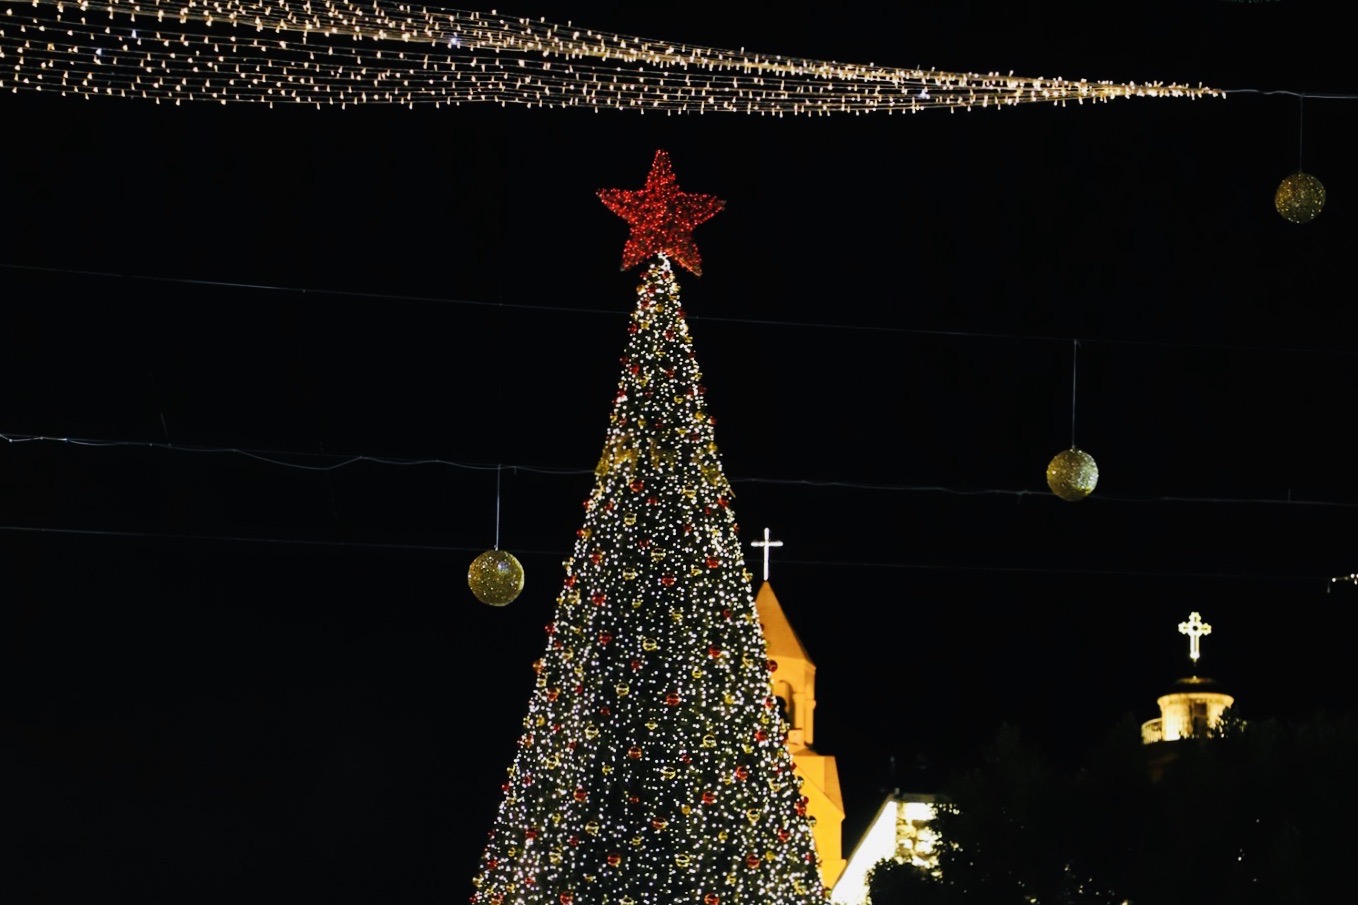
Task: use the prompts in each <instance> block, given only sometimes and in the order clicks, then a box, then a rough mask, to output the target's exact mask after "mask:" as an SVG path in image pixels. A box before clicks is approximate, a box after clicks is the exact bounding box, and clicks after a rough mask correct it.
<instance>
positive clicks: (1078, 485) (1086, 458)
mask: <svg viewBox="0 0 1358 905" xmlns="http://www.w3.org/2000/svg"><path fill="white" fill-rule="evenodd" d="M1098 483H1099V466H1098V465H1097V464H1095V462H1094V457H1093V456H1091V455H1090V454H1089V453H1087V452H1085V451H1084V450H1082V449H1078V448H1076V447H1074V446H1072V447H1071V448H1070V449H1065V450H1062V451H1061V452H1059V453H1057V454H1056V455H1055V456H1054V457H1053V458H1052V460H1051V462H1050V463H1048V465H1047V486H1048V487H1050V488H1051V491H1052V493H1054V494H1056V495H1057V496H1059V497H1060V498H1061V499H1063V500H1066V501H1067V502H1072V503H1073V502H1075V501H1076V500H1082V499H1084V498H1085V497H1087V496H1089V495H1090V494H1091V493H1093V492H1094V486H1095V485H1096V484H1098Z"/></svg>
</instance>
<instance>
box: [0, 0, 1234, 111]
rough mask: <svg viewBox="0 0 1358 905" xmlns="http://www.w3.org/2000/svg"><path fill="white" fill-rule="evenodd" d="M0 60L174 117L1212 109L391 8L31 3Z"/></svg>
mask: <svg viewBox="0 0 1358 905" xmlns="http://www.w3.org/2000/svg"><path fill="white" fill-rule="evenodd" d="M0 59H3V60H4V65H3V66H2V67H0V90H3V89H8V90H10V91H12V92H18V91H34V92H44V93H52V94H56V95H59V96H63V97H85V98H94V97H110V98H142V99H146V100H152V101H155V102H156V103H162V102H172V103H175V104H179V103H182V102H184V101H190V102H215V103H219V104H227V103H240V102H249V103H265V104H269V105H270V106H272V105H275V104H285V103H300V104H310V105H314V106H317V107H323V106H341V107H344V106H348V105H350V104H393V105H395V104H399V105H402V106H409V107H414V106H415V105H416V104H431V103H432V104H434V105H436V106H441V105H457V104H466V103H498V104H501V105H510V104H516V105H527V106H533V107H558V108H566V107H579V108H586V109H596V110H597V109H615V110H630V111H637V112H647V111H654V112H663V113H671V114H674V113H682V114H690V113H738V114H759V115H774V116H783V115H793V116H827V115H835V114H846V113H849V114H862V113H875V112H886V113H913V112H918V111H920V110H923V109H928V108H934V107H942V108H948V109H954V110H955V109H972V108H974V107H982V108H984V107H1003V106H1015V105H1019V104H1027V103H1053V104H1061V105H1064V104H1066V103H1068V102H1071V101H1074V102H1076V103H1084V102H1085V101H1091V102H1095V101H1108V100H1111V99H1113V98H1127V97H1189V98H1199V97H1209V96H1216V97H1224V95H1225V92H1223V91H1220V90H1217V89H1213V88H1206V87H1202V86H1198V87H1190V86H1187V85H1181V84H1173V83H1164V82H1150V83H1144V84H1143V83H1136V82H1127V83H1117V82H1111V81H1089V80H1086V79H1078V80H1069V79H1062V78H1051V79H1049V78H1042V77H1038V78H1031V77H1025V76H1015V75H1014V74H1013V73H1012V72H1011V73H1008V74H1005V75H1002V74H1000V73H996V72H992V73H986V74H977V73H965V72H960V73H959V72H945V71H940V70H933V69H900V68H892V67H886V66H876V65H872V64H868V65H858V64H848V63H837V62H833V61H824V60H812V59H804V58H797V57H785V56H781V55H768V54H755V53H747V52H745V51H744V50H740V51H732V50H722V49H719V48H711V47H703V46H699V45H693V44H684V43H676V42H668V41H660V40H653V39H647V38H637V37H630V36H626V35H619V34H614V33H611V32H605V31H598V30H594V29H582V28H577V27H575V26H573V25H571V24H570V23H566V24H564V25H563V24H557V23H551V22H547V21H545V20H542V19H539V20H531V19H526V18H513V17H501V16H499V15H497V14H496V13H494V12H492V13H488V14H487V13H481V12H470V11H464V10H431V9H426V8H424V7H421V6H415V5H410V4H404V3H392V2H390V0H372V2H369V3H365V4H363V5H361V6H360V5H358V4H357V3H354V2H351V0H323V2H320V3H311V2H303V3H301V4H294V3H289V2H287V0H282V2H271V3H269V4H267V5H265V4H260V3H251V2H246V0H206V2H205V0H187V2H184V0H176V3H175V4H173V5H172V4H171V3H170V2H169V0H148V2H119V0H77V2H74V3H68V2H65V0H30V2H29V8H28V9H27V10H24V9H23V7H22V6H18V5H17V4H16V5H10V6H7V7H5V8H4V11H3V15H0Z"/></svg>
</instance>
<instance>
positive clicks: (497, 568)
mask: <svg viewBox="0 0 1358 905" xmlns="http://www.w3.org/2000/svg"><path fill="white" fill-rule="evenodd" d="M467 584H468V585H469V586H470V587H471V589H472V593H473V594H475V595H476V599H477V600H479V601H481V602H482V603H488V604H490V605H491V606H504V605H505V604H507V603H512V602H513V601H514V598H515V597H518V596H519V592H520V591H522V590H523V566H522V565H520V564H519V561H518V559H516V558H515V557H514V554H512V553H506V552H505V551H504V550H487V551H486V552H485V553H482V554H481V555H480V556H478V557H476V559H473V560H472V565H471V568H470V569H468V570H467Z"/></svg>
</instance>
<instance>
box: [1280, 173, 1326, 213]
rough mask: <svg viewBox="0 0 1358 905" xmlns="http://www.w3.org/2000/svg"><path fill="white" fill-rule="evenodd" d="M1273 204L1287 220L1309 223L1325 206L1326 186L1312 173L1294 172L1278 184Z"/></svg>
mask: <svg viewBox="0 0 1358 905" xmlns="http://www.w3.org/2000/svg"><path fill="white" fill-rule="evenodd" d="M1273 206H1274V207H1276V208H1277V209H1278V213H1280V214H1282V215H1283V218H1284V219H1286V220H1290V221H1291V222H1293V223H1309V222H1311V221H1312V220H1314V219H1315V218H1316V215H1317V214H1319V213H1320V209H1321V208H1323V207H1324V206H1325V186H1323V185H1321V184H1320V180H1319V179H1317V178H1316V177H1314V176H1312V175H1311V174H1310V173H1302V172H1296V173H1293V174H1292V175H1291V176H1288V177H1287V178H1286V179H1284V180H1283V181H1282V182H1281V183H1279V184H1278V190H1277V191H1276V192H1274V193H1273Z"/></svg>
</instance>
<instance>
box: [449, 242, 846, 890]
mask: <svg viewBox="0 0 1358 905" xmlns="http://www.w3.org/2000/svg"><path fill="white" fill-rule="evenodd" d="M628 330H629V336H628V340H627V349H626V353H625V354H624V355H623V357H622V375H621V379H620V380H619V383H618V391H617V396H616V397H615V399H614V404H613V412H612V415H611V418H610V423H609V430H608V436H607V440H606V442H605V444H604V452H603V457H602V458H601V459H600V461H599V466H598V468H597V469H596V479H595V484H594V489H593V492H592V493H591V494H590V496H589V499H588V500H587V501H586V503H585V510H586V513H585V520H584V525H583V526H582V527H581V528H580V529H579V530H578V531H577V532H576V534H577V538H576V542H575V547H574V552H573V554H572V556H571V558H570V559H568V560H567V561H566V563H565V567H566V577H565V581H564V585H563V587H562V590H561V594H560V596H559V597H558V598H557V602H556V612H555V617H554V619H553V620H552V622H551V623H550V624H549V625H548V626H547V645H546V650H545V651H544V653H543V655H542V658H541V659H540V660H538V661H537V662H535V663H534V670H535V671H536V673H537V677H536V682H535V687H534V690H533V693H532V695H531V697H530V699H529V702H528V713H527V716H526V717H525V719H524V731H523V735H522V736H521V737H520V739H519V746H518V751H517V754H516V755H515V758H514V762H513V765H512V766H511V767H510V768H509V776H508V780H507V781H506V783H505V785H504V790H505V794H504V799H503V801H502V802H501V805H500V808H499V811H498V813H497V815H496V817H495V821H494V827H493V829H492V831H491V833H490V841H489V843H488V844H487V846H486V849H485V851H484V853H483V855H482V859H481V867H480V870H479V872H478V874H477V876H476V878H475V880H474V886H475V890H476V891H475V893H474V894H473V896H472V902H473V903H477V905H806V903H820V902H823V901H824V900H825V898H826V891H825V889H824V888H823V886H822V883H821V874H820V868H819V865H818V863H817V857H816V850H815V841H814V838H813V836H812V831H811V826H810V823H809V821H808V818H807V816H806V799H805V798H804V797H803V796H802V793H801V791H800V786H801V781H800V778H799V777H798V776H796V774H795V773H794V772H793V762H792V758H791V756H790V754H789V753H788V750H787V746H786V743H785V737H786V729H785V726H784V725H783V723H782V722H781V719H780V717H779V713H778V708H777V702H776V700H775V698H774V697H773V694H772V689H771V686H770V681H769V678H770V677H769V672H770V666H771V665H772V664H770V663H769V662H768V660H767V653H766V651H767V648H766V646H765V639H764V631H763V627H762V626H761V625H760V623H759V620H758V618H757V616H756V610H755V604H754V594H753V591H752V588H751V584H750V574H749V572H747V571H746V568H745V560H744V556H743V553H742V548H741V543H740V540H739V537H738V536H737V526H736V522H735V516H734V513H733V512H732V509H731V506H730V500H731V489H730V485H729V484H728V483H727V480H726V477H725V474H724V473H723V470H722V465H721V461H720V459H719V458H718V455H717V445H716V442H715V439H714V431H713V421H712V418H711V416H709V414H708V413H707V410H706V407H705V405H704V400H703V387H702V386H701V385H700V384H699V377H700V375H699V370H698V364H697V361H696V359H695V357H694V354H693V347H692V344H691V340H690V336H689V331H688V326H687V324H686V322H685V320H684V314H683V310H682V308H681V307H680V303H679V286H678V284H677V283H676V281H675V278H674V273H673V272H672V270H671V268H670V264H669V261H668V260H667V259H666V258H665V257H663V256H660V257H659V258H658V259H656V261H655V262H654V263H652V264H650V265H649V267H648V268H647V270H646V272H645V274H644V276H643V278H642V282H641V284H640V286H639V289H638V298H637V308H636V310H635V312H634V313H633V315H632V319H631V323H630V325H629V327H628Z"/></svg>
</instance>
